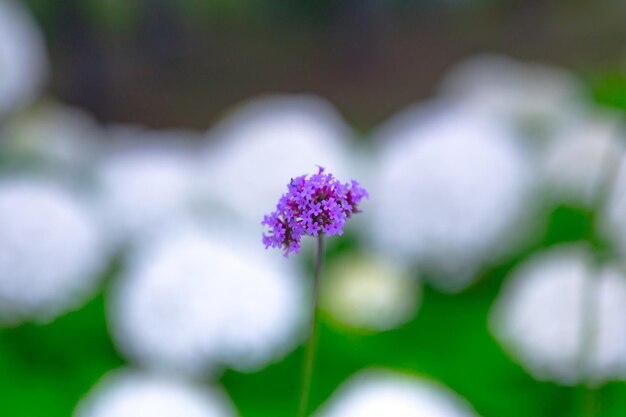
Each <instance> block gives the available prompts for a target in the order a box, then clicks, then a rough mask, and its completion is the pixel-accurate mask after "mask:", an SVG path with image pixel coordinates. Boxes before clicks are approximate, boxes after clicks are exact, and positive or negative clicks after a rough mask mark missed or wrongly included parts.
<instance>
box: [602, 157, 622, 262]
mask: <svg viewBox="0 0 626 417" xmlns="http://www.w3.org/2000/svg"><path fill="white" fill-rule="evenodd" d="M611 156H612V157H614V160H615V161H616V162H615V165H614V166H613V167H610V166H606V169H607V170H608V169H610V171H609V172H608V175H609V176H608V178H607V185H608V187H610V188H608V189H607V192H608V193H609V195H608V200H607V202H606V204H605V206H604V207H603V210H602V212H601V215H600V216H599V217H598V225H597V226H598V229H599V230H600V231H601V232H603V233H604V234H605V236H607V237H608V238H609V239H610V240H611V241H612V242H614V243H615V245H616V246H617V248H618V250H620V251H621V253H622V254H626V157H625V156H623V154H622V153H620V154H616V155H611Z"/></svg>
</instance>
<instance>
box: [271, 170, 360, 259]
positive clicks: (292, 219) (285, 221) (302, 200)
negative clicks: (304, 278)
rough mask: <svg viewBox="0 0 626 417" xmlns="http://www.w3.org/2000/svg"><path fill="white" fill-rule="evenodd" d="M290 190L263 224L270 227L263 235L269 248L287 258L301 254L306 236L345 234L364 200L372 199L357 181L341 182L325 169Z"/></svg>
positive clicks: (301, 179)
mask: <svg viewBox="0 0 626 417" xmlns="http://www.w3.org/2000/svg"><path fill="white" fill-rule="evenodd" d="M287 190H288V191H287V193H285V194H283V196H282V197H281V198H280V199H279V200H278V204H277V205H276V211H274V212H273V213H270V214H269V215H266V216H265V218H264V219H263V221H262V222H261V224H262V225H264V226H268V227H269V228H270V231H269V233H264V234H263V244H265V248H266V249H267V248H269V247H272V248H282V249H283V250H284V251H285V256H287V255H289V252H295V253H298V251H299V250H300V240H301V239H302V237H303V236H305V235H309V236H318V234H320V233H325V234H326V235H328V236H332V235H342V234H343V226H344V225H345V224H346V220H348V218H350V216H352V214H354V213H358V212H359V208H358V205H359V203H360V202H361V200H363V198H369V195H368V193H367V190H365V188H363V187H361V186H360V185H359V183H358V182H357V181H355V180H352V181H351V182H350V183H341V182H340V181H338V180H337V179H335V177H334V176H333V175H332V174H327V173H325V172H324V168H322V167H320V168H319V170H318V172H317V174H313V175H310V176H309V177H308V178H307V176H306V175H302V176H300V177H297V178H294V179H292V180H291V181H290V182H289V184H288V185H287Z"/></svg>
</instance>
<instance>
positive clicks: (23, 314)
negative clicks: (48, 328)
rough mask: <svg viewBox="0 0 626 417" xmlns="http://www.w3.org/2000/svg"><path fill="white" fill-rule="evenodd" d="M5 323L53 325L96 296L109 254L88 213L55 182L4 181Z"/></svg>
mask: <svg viewBox="0 0 626 417" xmlns="http://www.w3.org/2000/svg"><path fill="white" fill-rule="evenodd" d="M0 230H2V233H0V321H2V322H5V323H9V324H11V323H19V322H21V321H24V320H35V321H48V320H52V319H53V318H54V317H56V316H57V315H59V314H61V313H63V312H65V311H67V310H69V309H72V308H75V307H77V306H79V305H80V304H82V303H83V302H84V301H85V300H86V299H87V298H88V297H89V296H90V295H91V294H92V292H93V291H94V289H95V288H94V287H96V285H97V282H98V280H97V279H98V278H99V275H100V273H101V272H102V268H103V267H104V263H105V261H106V252H107V251H106V250H105V247H104V244H103V241H102V239H101V234H100V231H99V229H98V225H97V224H96V223H95V220H94V218H93V217H92V213H91V212H90V209H89V207H87V206H86V205H85V204H84V203H83V202H82V201H81V200H80V199H79V198H78V197H77V196H76V195H74V194H73V193H72V192H70V191H69V190H68V189H67V188H66V187H64V186H62V185H61V184H57V183H54V182H51V181H44V180H35V179H26V178H23V179H15V178H13V179H9V178H4V179H2V180H1V181H0Z"/></svg>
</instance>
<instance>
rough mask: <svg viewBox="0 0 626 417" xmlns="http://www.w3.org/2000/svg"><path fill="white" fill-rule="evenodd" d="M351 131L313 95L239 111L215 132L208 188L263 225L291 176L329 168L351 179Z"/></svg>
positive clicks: (269, 100)
mask: <svg viewBox="0 0 626 417" xmlns="http://www.w3.org/2000/svg"><path fill="white" fill-rule="evenodd" d="M349 136H350V131H349V129H348V127H347V126H346V125H345V123H344V122H343V121H342V120H341V117H340V116H339V115H338V114H337V112H336V111H335V109H334V108H333V107H332V106H331V105H330V104H328V103H327V102H325V101H324V100H322V99H320V98H316V97H311V96H269V97H263V98H259V99H256V100H253V101H251V102H249V103H247V104H245V105H244V106H243V107H241V108H239V109H237V110H236V111H235V112H234V113H233V114H232V115H231V116H230V117H228V118H227V119H226V120H224V121H223V122H222V123H220V124H219V125H218V126H216V127H215V128H214V129H213V130H212V131H211V132H210V139H211V144H210V146H209V148H208V149H207V159H206V175H205V181H206V188H207V194H208V195H209V198H211V199H212V200H213V203H214V204H216V205H223V206H225V208H226V209H227V210H229V211H234V213H235V214H236V215H237V216H239V217H240V218H242V219H245V220H249V221H251V222H252V223H254V224H258V223H259V222H260V221H261V219H262V218H263V214H265V213H268V212H270V211H272V210H273V208H274V207H275V204H276V201H278V198H279V197H280V196H281V195H282V194H283V193H284V192H286V184H287V182H288V181H289V179H290V178H294V177H296V176H299V175H304V174H309V173H312V172H314V171H315V170H317V165H320V166H323V167H325V168H327V169H328V171H329V172H332V173H334V174H335V175H336V176H337V177H338V178H340V179H341V180H343V181H347V180H348V179H349V178H348V177H347V174H348V172H349V169H348V167H347V164H348V162H347V154H348V151H347V139H348V138H349Z"/></svg>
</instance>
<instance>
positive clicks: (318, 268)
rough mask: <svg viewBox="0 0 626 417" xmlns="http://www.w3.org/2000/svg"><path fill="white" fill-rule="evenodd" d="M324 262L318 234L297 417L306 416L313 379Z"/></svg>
mask: <svg viewBox="0 0 626 417" xmlns="http://www.w3.org/2000/svg"><path fill="white" fill-rule="evenodd" d="M323 263H324V238H323V235H322V234H320V235H319V236H318V238H317V258H316V261H315V276H314V281H313V316H312V318H311V324H310V330H309V332H310V333H309V339H308V341H307V345H306V353H305V357H304V368H303V373H302V391H301V392H300V406H299V408H298V417H306V415H307V414H306V413H307V409H308V408H309V398H310V396H311V381H312V380H313V365H314V363H315V351H316V348H317V340H318V338H319V326H318V321H319V308H318V305H317V304H318V299H319V292H320V280H321V274H322V265H323Z"/></svg>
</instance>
